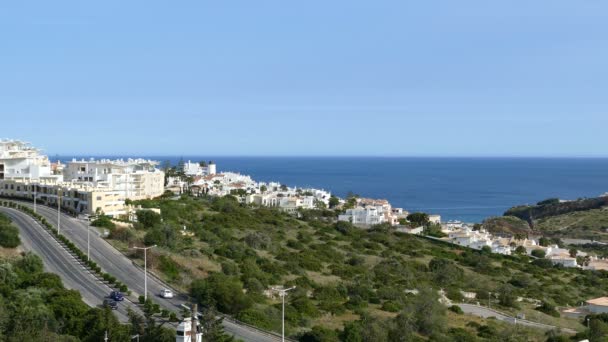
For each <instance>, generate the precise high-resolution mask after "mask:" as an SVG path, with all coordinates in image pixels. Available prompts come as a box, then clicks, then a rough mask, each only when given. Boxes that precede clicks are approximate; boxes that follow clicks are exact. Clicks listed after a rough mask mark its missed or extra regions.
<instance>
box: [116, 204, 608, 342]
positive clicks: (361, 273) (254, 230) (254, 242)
mask: <svg viewBox="0 0 608 342" xmlns="http://www.w3.org/2000/svg"><path fill="white" fill-rule="evenodd" d="M139 204H142V205H143V206H144V207H158V208H161V210H162V221H161V217H160V216H158V217H156V216H157V215H155V214H150V212H148V213H147V214H144V213H143V212H140V213H139V214H138V217H140V223H136V224H135V225H134V227H135V229H133V228H115V229H113V231H112V233H111V240H110V242H111V243H113V244H114V245H115V246H117V247H118V248H120V249H122V250H123V251H125V252H127V253H132V252H130V251H132V250H130V249H128V246H129V245H133V244H147V245H152V244H157V245H158V246H159V248H155V249H153V252H152V253H151V254H148V260H149V265H148V266H149V267H150V268H151V269H153V271H154V272H156V273H157V274H159V275H160V276H161V277H163V278H164V279H165V280H167V281H169V282H171V283H172V284H174V285H175V286H177V287H179V288H181V289H182V290H184V291H189V292H190V293H191V295H192V296H193V297H194V298H195V299H196V300H197V301H198V302H199V303H200V304H201V305H202V306H207V307H208V306H215V307H217V308H218V309H219V310H220V311H222V312H224V313H227V314H231V315H233V316H235V317H237V318H238V319H240V320H242V321H245V322H248V323H250V324H254V325H256V326H259V327H262V328H265V329H270V330H275V331H279V330H280V324H281V323H280V322H281V321H280V317H281V311H280V302H279V300H278V298H276V297H274V298H270V297H268V296H267V295H268V294H269V293H268V291H267V290H268V289H269V288H270V287H272V286H276V285H285V286H297V288H296V290H294V291H292V292H290V294H289V296H288V298H287V301H286V312H285V319H286V325H287V326H286V329H287V332H288V334H289V335H290V336H292V337H293V338H300V339H301V340H304V341H317V340H319V341H320V340H323V341H350V339H349V338H348V336H349V334H359V333H363V332H365V333H369V334H376V335H373V336H372V337H370V339H368V340H379V341H382V340H387V339H390V336H410V338H411V339H414V340H415V339H421V340H426V339H429V338H431V337H432V336H444V338H452V339H453V338H454V334H461V333H462V334H465V335H466V336H472V338H473V339H471V340H477V339H479V340H495V339H496V338H497V336H502V335H501V334H503V335H504V334H511V333H515V332H513V331H512V329H511V327H510V326H505V325H504V324H501V323H499V322H492V321H483V320H480V319H478V318H475V317H472V316H460V315H458V314H456V313H454V312H451V311H448V310H447V309H446V307H444V306H442V305H438V301H437V299H438V297H437V290H438V289H444V290H445V292H446V294H447V297H448V298H450V299H452V300H453V301H456V302H461V301H462V300H463V297H462V294H461V292H460V291H467V292H474V293H476V295H477V299H476V300H473V302H476V301H482V302H484V303H485V302H487V301H488V293H494V295H493V296H492V298H491V299H490V302H491V305H492V306H495V307H497V308H501V309H503V310H506V311H511V312H514V313H515V312H527V313H529V314H530V315H533V316H534V317H535V318H536V319H537V320H539V321H542V322H544V323H548V324H554V325H560V326H568V327H570V328H573V329H575V330H581V329H583V327H582V326H581V324H580V322H578V321H576V320H570V319H565V318H555V317H552V316H551V315H547V314H543V313H541V312H539V311H537V310H534V305H532V304H529V303H527V302H526V301H524V302H516V301H515V298H517V297H518V296H521V297H525V298H532V299H540V300H544V301H545V302H546V303H547V307H550V308H552V307H553V306H554V305H558V306H567V305H576V304H577V303H579V302H580V301H581V300H584V299H587V298H590V297H595V296H601V295H604V294H605V292H606V291H608V277H607V276H606V274H604V273H603V272H597V273H592V272H588V271H585V272H583V271H580V270H576V269H561V268H554V267H552V266H551V265H550V263H549V264H547V263H546V262H544V261H543V260H539V261H538V262H537V261H535V262H532V263H531V262H530V261H531V259H529V258H528V257H526V256H517V257H505V256H500V255H494V254H485V253H483V252H479V251H473V250H468V249H465V248H458V247H455V246H453V245H448V244H444V243H441V242H437V241H432V240H429V239H426V238H424V237H418V236H412V235H406V234H401V233H396V232H394V231H393V230H392V228H391V227H388V226H383V225H381V226H376V227H373V228H372V229H370V230H361V229H358V228H355V227H353V226H352V225H351V224H349V223H346V222H338V223H336V222H335V221H334V217H335V213H334V212H333V211H329V210H316V211H305V212H302V213H301V214H302V216H301V218H300V219H296V218H295V217H292V216H290V215H287V214H285V213H282V212H279V211H277V210H274V209H270V208H255V207H246V206H243V205H241V204H239V203H238V202H237V201H236V199H234V198H231V197H225V198H215V199H211V198H190V197H187V196H183V197H182V198H181V199H179V200H171V199H163V200H149V201H141V202H139ZM184 226H185V228H186V229H185V230H184ZM131 257H133V258H134V259H136V262H141V259H139V258H140V255H137V254H135V253H133V254H131ZM547 269H551V272H547ZM430 289H434V290H433V291H431V290H430ZM416 291H420V292H421V294H422V295H415V294H412V292H414V293H415V292H416ZM471 321H473V322H477V323H475V324H477V325H481V326H492V328H487V329H493V331H494V333H493V334H490V335H484V334H483V333H482V334H480V333H479V328H478V327H477V326H476V325H475V324H473V323H472V324H470V325H467V322H471ZM481 329H482V330H484V329H486V328H481ZM517 333H519V334H525V336H526V337H525V338H523V339H527V340H544V339H545V337H544V336H543V335H542V333H541V332H539V331H528V330H525V329H518V330H517ZM539 333H540V335H539ZM320 336H321V337H320ZM484 336H485V337H484Z"/></svg>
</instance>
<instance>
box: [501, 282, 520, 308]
mask: <svg viewBox="0 0 608 342" xmlns="http://www.w3.org/2000/svg"><path fill="white" fill-rule="evenodd" d="M516 301H517V295H516V294H515V288H514V287H513V286H512V285H510V284H504V285H502V286H501V287H499V288H498V303H499V304H500V305H502V306H510V307H515V303H516Z"/></svg>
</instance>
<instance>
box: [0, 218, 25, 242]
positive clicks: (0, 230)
mask: <svg viewBox="0 0 608 342" xmlns="http://www.w3.org/2000/svg"><path fill="white" fill-rule="evenodd" d="M0 219H3V217H1V216H0ZM7 220H8V219H7ZM20 244H21V239H19V230H18V229H17V227H15V226H13V225H11V224H10V221H8V223H6V222H2V221H0V246H2V247H5V248H15V247H17V246H19V245H20Z"/></svg>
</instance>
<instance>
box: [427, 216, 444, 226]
mask: <svg viewBox="0 0 608 342" xmlns="http://www.w3.org/2000/svg"><path fill="white" fill-rule="evenodd" d="M429 222H431V223H435V224H441V215H429Z"/></svg>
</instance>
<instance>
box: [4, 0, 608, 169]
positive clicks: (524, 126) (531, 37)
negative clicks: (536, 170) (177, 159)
mask: <svg viewBox="0 0 608 342" xmlns="http://www.w3.org/2000/svg"><path fill="white" fill-rule="evenodd" d="M606 13H608V3H606V2H599V1H585V2H573V1H566V0H553V1H549V0H541V1H533V2H532V1H523V0H515V1H511V2H508V3H496V2H487V1H482V0H465V1H461V2H451V1H440V0H432V1H427V2H408V1H397V0H379V1H374V2H365V1H346V0H338V1H332V2H327V1H319V0H311V1H307V2H306V3H299V4H295V3H290V4H289V5H286V4H285V2H281V1H278V0H263V1H260V2H255V3H252V2H245V1H240V2H230V3H226V2H220V3H218V2H215V3H211V2H197V1H185V2H182V3H180V5H179V6H176V5H174V4H171V5H168V4H167V5H164V4H162V3H153V2H142V1H133V2H128V3H125V2H119V1H114V0H110V1H106V2H103V3H100V4H91V3H74V2H67V1H57V2H52V3H49V2H38V3H37V4H36V5H32V4H31V3H27V4H26V3H19V2H12V3H4V4H1V5H0V25H1V27H2V30H0V39H2V41H3V42H4V46H3V51H4V52H5V53H2V54H0V73H1V74H2V78H1V79H0V117H1V118H2V119H1V120H2V126H1V128H0V137H12V138H17V139H23V140H27V141H30V142H32V144H34V145H35V146H37V147H40V148H43V149H44V150H46V151H49V153H51V154H73V155H93V154H113V155H145V154H156V155H238V156H240V155H264V156H336V155H338V156H370V155H371V156H378V155H381V156H414V157H415V156H430V157H433V156H443V157H455V156H465V157H482V156H486V157H487V156H495V157H608V151H607V150H606V148H605V142H604V140H605V139H604V138H603V137H604V136H605V135H606V132H605V131H606V127H608V97H606V95H605V94H606V92H607V90H608V77H607V76H608V68H607V67H606V63H605V61H606V60H608V44H606V37H608V25H606V24H605V23H606ZM159 23H162V24H159Z"/></svg>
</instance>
